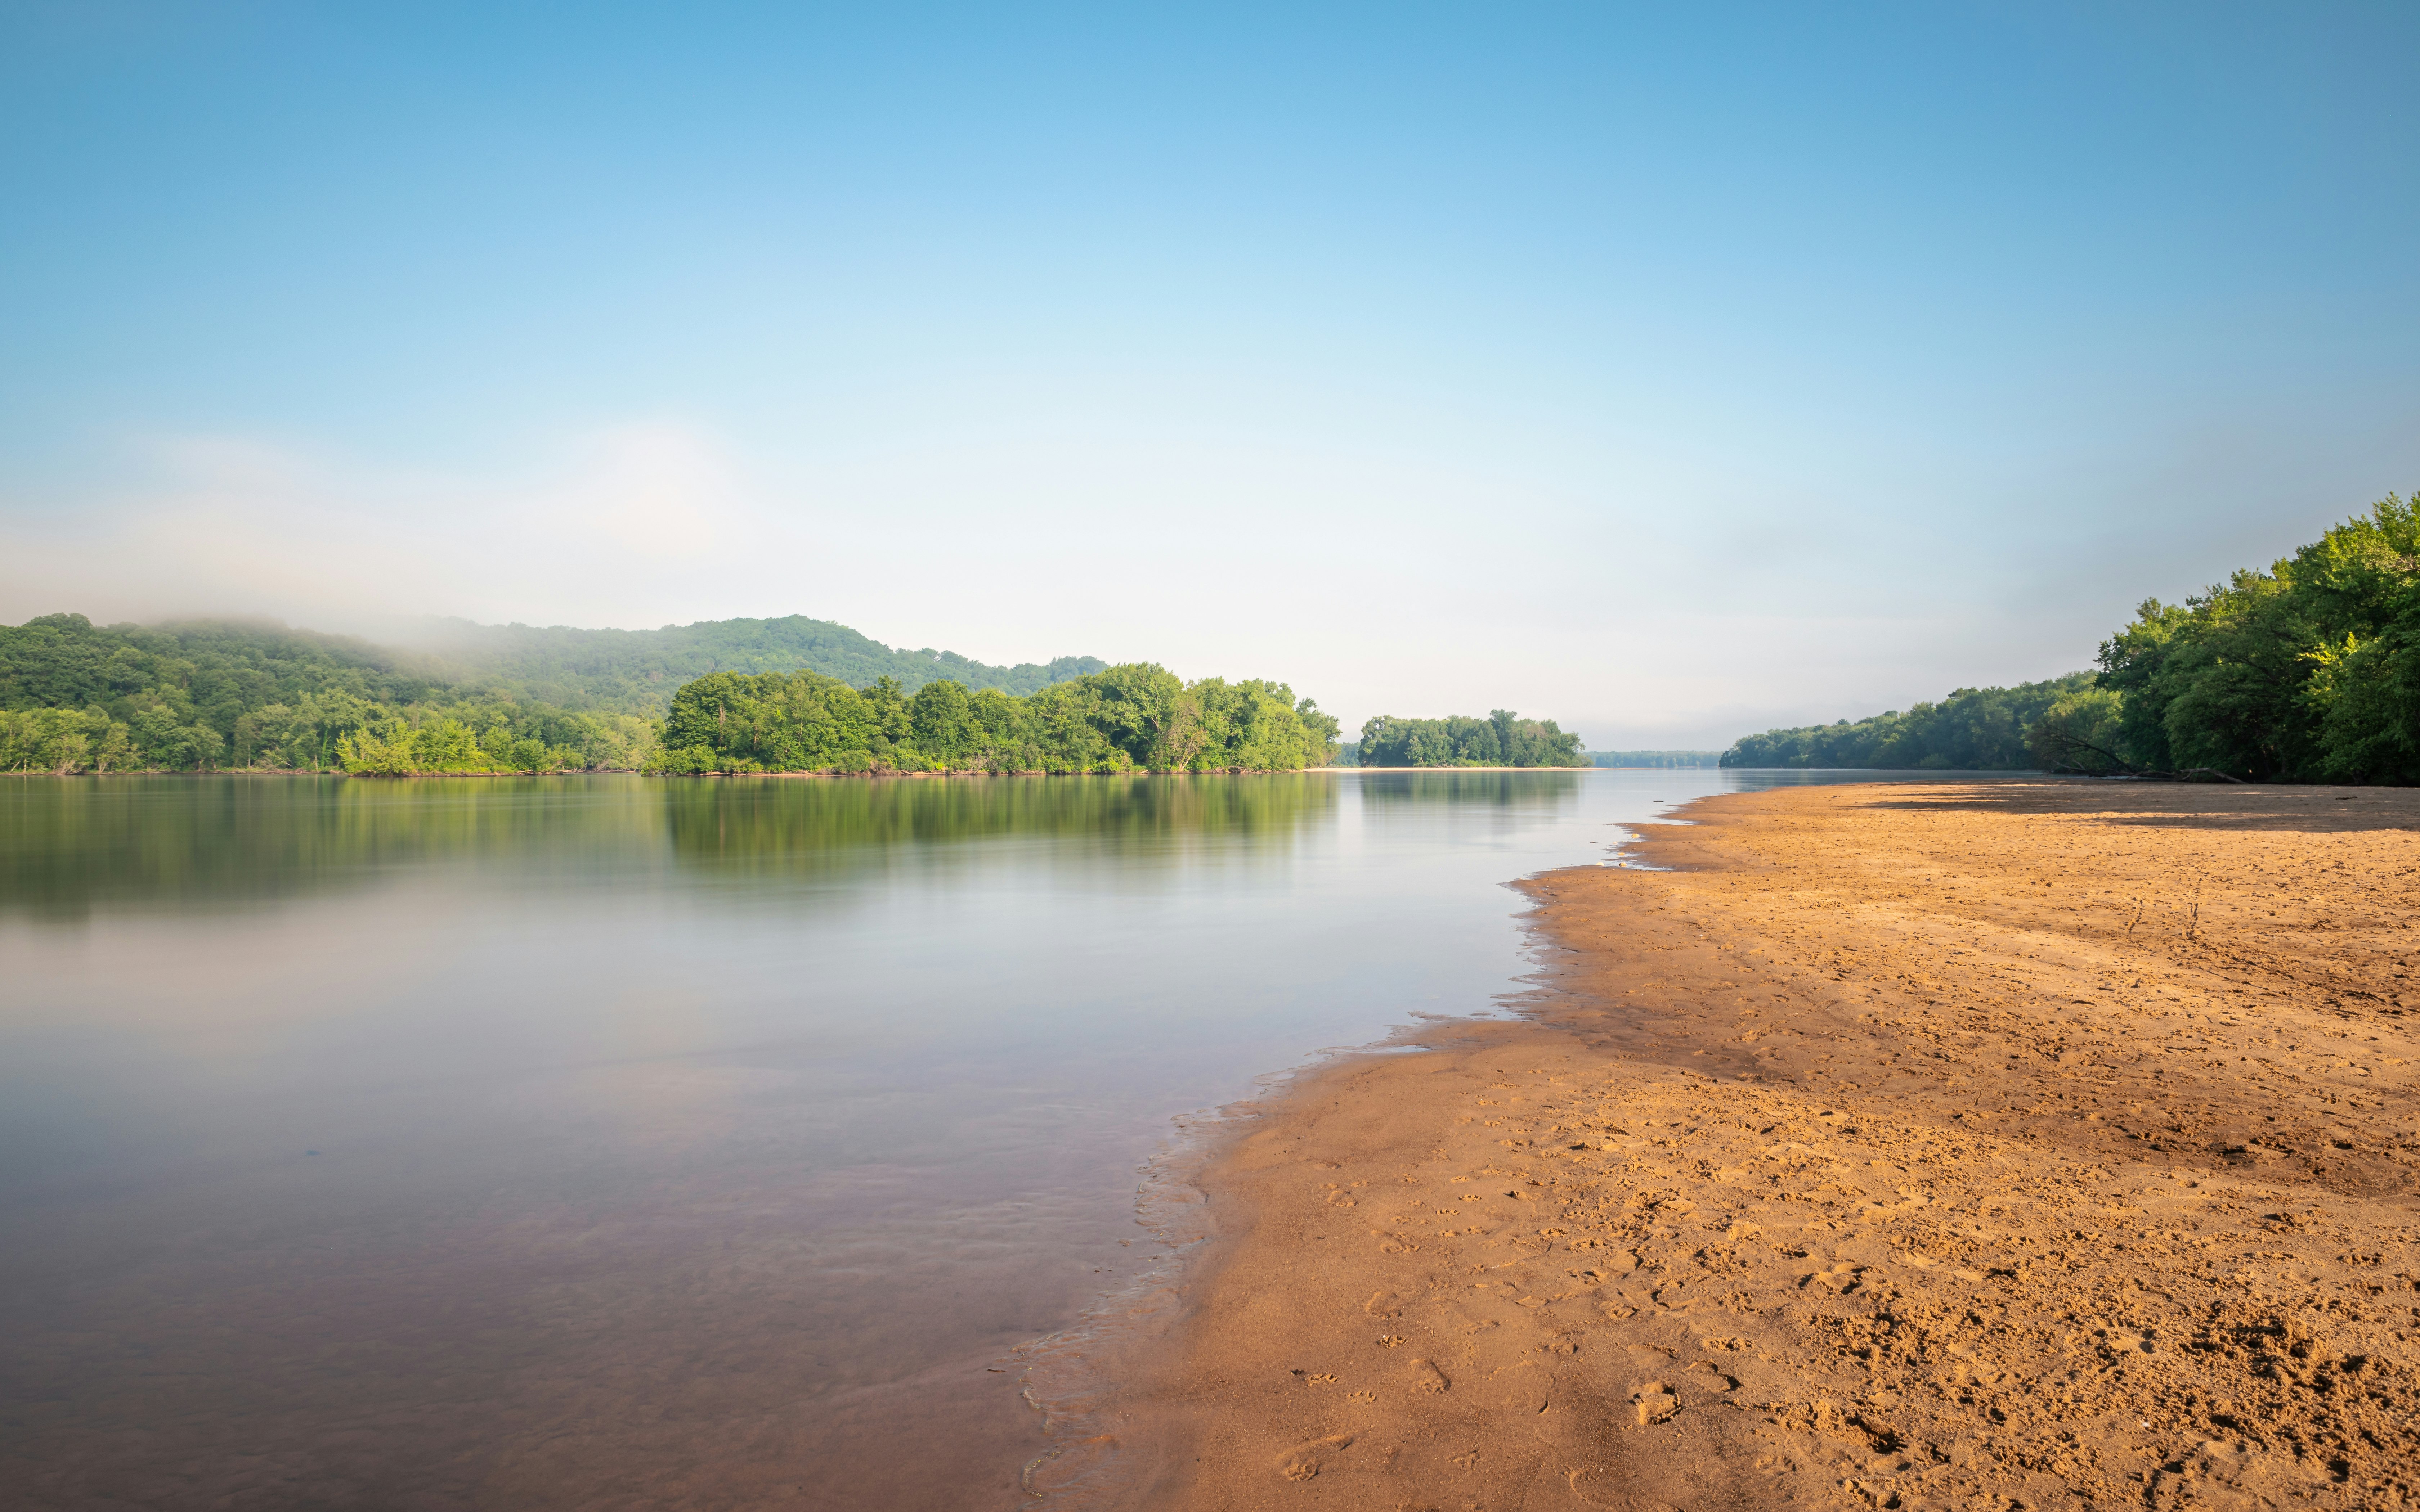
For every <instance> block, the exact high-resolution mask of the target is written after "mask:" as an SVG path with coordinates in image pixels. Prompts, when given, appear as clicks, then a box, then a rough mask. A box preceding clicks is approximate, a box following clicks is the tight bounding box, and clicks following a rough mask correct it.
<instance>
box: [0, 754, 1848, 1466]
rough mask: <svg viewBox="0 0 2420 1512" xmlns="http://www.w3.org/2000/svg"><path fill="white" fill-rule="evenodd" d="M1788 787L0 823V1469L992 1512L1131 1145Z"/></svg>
mask: <svg viewBox="0 0 2420 1512" xmlns="http://www.w3.org/2000/svg"><path fill="white" fill-rule="evenodd" d="M1776 778H1778V779H1783V780H1793V779H1797V780H1803V779H1805V778H1806V774H1786V775H1785V774H1755V773H1737V772H1715V771H1679V772H1594V773H1585V774H1582V773H1569V772H1534V773H1497V772H1487V773H1462V774H1454V773H1406V772H1392V773H1377V772H1373V773H1362V774H1351V775H1326V774H1305V775H1298V776H1278V777H1245V778H1225V777H1219V778H1155V779H975V780H951V781H837V782H818V781H779V780H766V781H749V780H736V781H716V780H706V779H699V780H674V781H661V780H643V779H621V778H602V779H595V778H572V779H506V780H466V781H444V780H430V781H419V782H409V783H372V782H348V781H338V780H322V779H293V780H268V779H240V778H228V779H93V780H79V781H57V780H53V779H10V780H7V781H5V782H0V1338H6V1339H7V1340H8V1348H7V1349H6V1350H5V1351H0V1482H5V1483H6V1484H8V1485H9V1486H11V1487H13V1488H15V1491H14V1492H13V1493H12V1495H13V1496H15V1497H18V1498H22V1501H20V1502H19V1503H18V1504H24V1505H30V1506H40V1507H51V1506H57V1507H78V1508H83V1507H101V1506H111V1507H116V1506H144V1507H150V1506H157V1507H187V1506H201V1505H217V1504H241V1505H244V1506H247V1507H287V1506H329V1507H337V1506H375V1507H380V1508H388V1507H394V1508H424V1507H425V1508H450V1507H473V1506H480V1507H493V1506H500V1505H511V1506H515V1507H554V1506H566V1507H567V1506H579V1507H582V1508H596V1507H613V1506H631V1507H642V1506H644V1507H665V1506H683V1507H701V1508H709V1507H729V1506H742V1505H749V1506H752V1505H758V1504H783V1505H799V1506H814V1505H836V1506H837V1505H845V1506H851V1507H869V1508H872V1507H933V1508H943V1507H948V1508H962V1507H967V1506H980V1505H985V1504H995V1503H997V1504H1003V1505H1004V1504H1008V1503H1010V1502H1011V1501H1013V1500H1014V1499H1015V1497H1016V1488H1017V1480H1016V1476H1017V1469H1018V1466H1019V1465H1020V1464H1021V1463H1022V1462H1023V1461H1024V1460H1025V1459H1026V1458H1030V1457H1031V1456H1032V1455H1033V1454H1034V1453H1035V1452H1036V1451H1037V1450H1038V1449H1039V1448H1040V1447H1041V1426H1040V1421H1039V1419H1038V1417H1037V1416H1036V1414H1035V1413H1034V1412H1033V1411H1032V1409H1031V1408H1029V1407H1028V1406H1027V1405H1025V1404H1024V1403H1023V1402H1022V1401H1021V1400H1020V1398H1019V1397H1018V1396H1017V1392H1016V1385H1017V1381H1018V1380H1019V1368H1020V1366H1019V1362H1018V1357H1017V1356H1016V1353H1015V1352H1014V1351H1015V1350H1016V1347H1017V1346H1018V1345H1020V1344H1021V1343H1024V1342H1026V1341H1028V1340H1031V1339H1033V1338H1035V1337H1037V1336H1039V1335H1045V1334H1047V1333H1049V1332H1051V1331H1052V1330H1055V1329H1058V1328H1061V1327H1063V1326H1064V1325H1065V1324H1067V1323H1068V1322H1069V1321H1070V1320H1071V1319H1074V1318H1076V1317H1077V1316H1078V1314H1079V1313H1080V1312H1081V1310H1082V1309H1083V1308H1084V1306H1085V1305H1086V1304H1087V1302H1088V1301H1090V1300H1091V1299H1094V1298H1095V1297H1098V1296H1100V1295H1102V1294H1103V1293H1104V1292H1105V1291H1106V1290H1108V1289H1109V1288H1113V1287H1114V1286H1115V1285H1116V1284H1117V1283H1118V1282H1119V1281H1120V1280H1121V1278H1122V1277H1124V1276H1126V1275H1129V1274H1131V1273H1134V1272H1135V1270H1136V1269H1137V1268H1138V1267H1139V1266H1140V1265H1142V1264H1144V1263H1145V1262H1146V1261H1147V1260H1148V1259H1149V1258H1150V1257H1152V1256H1153V1255H1154V1254H1156V1250H1155V1246H1154V1245H1153V1244H1152V1243H1151V1242H1149V1239H1148V1236H1147V1235H1144V1234H1143V1233H1142V1232H1141V1231H1140V1230H1139V1229H1138V1228H1137V1227H1136V1225H1135V1212H1134V1199H1135V1190H1136V1171H1137V1168H1138V1167H1139V1166H1140V1165H1141V1164H1142V1163H1143V1162H1144V1161H1145V1160H1146V1159H1147V1158H1148V1157H1149V1156H1150V1155H1151V1154H1152V1152H1153V1151H1154V1150H1155V1149H1156V1148H1158V1147H1159V1146H1161V1145H1162V1144H1163V1143H1164V1141H1165V1140H1166V1138H1167V1136H1168V1134H1169V1131H1170V1128H1171V1124H1170V1119H1171V1117H1172V1116H1174V1115H1178V1114H1182V1113H1184V1112H1186V1111H1187V1110H1191V1109H1197V1108H1203V1107H1208V1106H1212V1105H1215V1104H1217V1103H1221V1102H1224V1101H1227V1100H1230V1099H1233V1098H1234V1097H1237V1096H1239V1095H1242V1094H1245V1093H1247V1092H1249V1090H1250V1088H1251V1086H1252V1082H1253V1078H1254V1077H1256V1076H1258V1075H1261V1074H1264V1073H1266V1072H1272V1071H1276V1070H1280V1069H1282V1068H1285V1067H1287V1066H1290V1065H1295V1064H1299V1063H1301V1062H1302V1061H1303V1060H1304V1059H1305V1058H1306V1057H1310V1056H1311V1055H1313V1054H1315V1053H1316V1052H1317V1051H1319V1050H1320V1049H1322V1048H1324V1047H1328V1046H1337V1045H1349V1044H1358V1043H1366V1042H1369V1041H1373V1040H1376V1039H1379V1038H1381V1037H1383V1036H1384V1035H1385V1034H1386V1033H1387V1032H1388V1029H1389V1028H1391V1027H1393V1026H1399V1025H1402V1024H1404V1023H1405V1022H1406V1021H1407V1020H1409V1019H1410V1018H1412V1017H1413V1016H1414V1015H1417V1014H1420V1013H1440V1014H1466V1013H1472V1012H1481V1011H1488V1010H1489V1009H1490V1007H1491V1005H1492V1004H1493V1003H1494V1002H1495V1001H1496V1000H1497V997H1498V995H1501V994H1504V993H1506V992H1508V991H1510V990H1512V988H1513V986H1514V984H1515V979H1516V978H1517V977H1518V976H1519V975H1520V973H1521V972H1522V970H1523V967H1524V962H1523V957H1522V942H1521V936H1520V933H1519V929H1518V925H1517V923H1516V920H1515V917H1514V916H1515V915H1516V913H1517V912H1518V911H1519V909H1520V908H1521V906H1522V904H1521V900H1520V899H1519V898H1518V897H1517V895H1515V894H1513V893H1512V892H1510V891H1508V890H1505V889H1504V888H1503V887H1502V886H1501V885H1502V884H1503V883H1504V882H1506V881H1509V880H1511V879H1512V878H1515V877H1519V876H1523V875H1526V874H1528V873H1531V872H1538V871H1541V870H1544V869H1545V868H1548V867H1551V866H1557V865H1568V864H1574V863H1582V862H1588V861H1592V860H1601V859H1604V858H1606V854H1607V849H1608V847H1610V846H1611V845H1613V844H1615V843H1617V842H1618V841H1620V840H1621V838H1622V832H1621V830H1620V829H1619V828H1618V827H1614V826H1618V825H1620V824H1621V823H1622V822H1624V821H1631V820H1637V819H1641V818H1647V817H1651V816H1652V815H1653V814H1654V813H1656V812H1659V811H1661V810H1663V809H1664V808H1666V807H1668V806H1669V805H1671V804H1674V803H1678V802H1683V801H1685V800H1687V799H1688V798H1691V797H1695V796H1698V795H1702V794H1705V793H1709V792H1714V791H1721V790H1725V789H1729V788H1734V787H1742V786H1759V785H1763V784H1764V783H1766V782H1768V781H1770V780H1774V779H1776ZM1836 779H1837V775H1836Z"/></svg>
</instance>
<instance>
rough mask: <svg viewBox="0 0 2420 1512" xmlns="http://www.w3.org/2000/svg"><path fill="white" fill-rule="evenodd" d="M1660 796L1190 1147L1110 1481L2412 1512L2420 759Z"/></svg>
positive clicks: (2419, 1442)
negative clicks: (1445, 1021)
mask: <svg viewBox="0 0 2420 1512" xmlns="http://www.w3.org/2000/svg"><path fill="white" fill-rule="evenodd" d="M1684 812H1685V815H1686V817H1687V818H1688V819H1690V820H1692V821H1694V823H1693V824H1692V825H1686V826H1681V825H1661V826H1649V829H1650V831H1651V832H1650V833H1649V835H1648V838H1646V839H1645V840H1644V841H1642V842H1641V844H1640V845H1639V846H1638V847H1637V859H1639V860H1640V861H1641V862H1643V863H1645V864H1646V865H1650V866H1654V867H1662V868H1669V869H1671V870H1666V871H1647V870H1633V869H1619V868H1587V869H1574V870H1569V871H1564V872H1554V873H1550V874H1548V875H1546V876H1544V877H1541V878H1538V879H1536V880H1535V881H1533V882H1532V883H1530V884H1528V885H1527V889H1526V890H1528V892H1529V893H1530V895H1531V896H1532V897H1533V898H1534V899H1535V900H1536V902H1537V903H1538V913H1537V915H1536V924H1537V927H1538V930H1539V935H1540V940H1541V944H1542V946H1543V947H1544V960H1545V963H1546V964H1547V965H1548V967H1549V970H1548V976H1547V981H1546V985H1545V986H1544V988H1543V989H1542V991H1541V993H1540V995H1539V998H1538V1001H1537V1003H1536V1005H1535V1011H1534V1014H1533V1016H1532V1018H1531V1019H1530V1021H1528V1022H1524V1023H1497V1024H1478V1025H1468V1024H1465V1025H1456V1026H1440V1027H1439V1028H1437V1029H1436V1030H1435V1031H1432V1032H1431V1033H1430V1034H1429V1035H1428V1036H1427V1038H1426V1041H1425V1043H1426V1044H1427V1045H1428V1047H1429V1048H1428V1050H1427V1053H1425V1054H1420V1055H1414V1056H1404V1055H1397V1056H1388V1057H1361V1058H1357V1059H1353V1060H1348V1061H1345V1062H1342V1063H1339V1064H1337V1065H1335V1066H1333V1067H1331V1068H1329V1069H1327V1070H1326V1071H1324V1072H1319V1073H1316V1074H1313V1075H1311V1076H1309V1077H1307V1078H1305V1079H1304V1080H1303V1081H1301V1082H1299V1083H1297V1084H1296V1085H1295V1087H1294V1088H1292V1089H1291V1090H1290V1091H1289V1092H1288V1093H1287V1094H1286V1095H1284V1096H1283V1097H1282V1098H1280V1099H1278V1100H1275V1101H1273V1102H1272V1103H1270V1104H1269V1105H1267V1106H1266V1107H1264V1109H1262V1110H1260V1116H1259V1117H1258V1118H1257V1119H1255V1120H1253V1121H1252V1122H1251V1123H1250V1124H1249V1125H1248V1128H1249V1132H1248V1133H1244V1134H1241V1136H1240V1137H1238V1138H1236V1139H1234V1140H1233V1143H1232V1144H1231V1145H1230V1146H1229V1147H1228V1148H1227V1149H1226V1150H1225V1151H1224V1152H1223V1154H1222V1155H1221V1156H1220V1157H1219V1158H1218V1160H1217V1161H1216V1162H1214V1164H1213V1165H1212V1166H1211V1168H1210V1169H1209V1170H1208V1172H1207V1174H1206V1175H1205V1177H1204V1179H1203V1183H1202V1185H1203V1189H1204V1191H1206V1192H1207V1194H1208V1195H1209V1197H1210V1202H1211V1208H1212V1211H1213V1213H1214V1215H1215V1216H1216V1218H1217V1221H1218V1227H1219V1230H1220V1233H1221V1235H1222V1237H1221V1238H1220V1239H1219V1240H1218V1241H1217V1242H1215V1247H1214V1252H1213V1253H1212V1254H1211V1256H1210V1257H1208V1259H1207V1261H1206V1262H1205V1263H1204V1264H1203V1265H1202V1267H1201V1268H1200V1269H1199V1271H1198V1272H1197V1279H1196V1280H1195V1281H1194V1282H1193V1283H1192V1286H1191V1288H1190V1292H1189V1294H1188V1296H1187V1306H1188V1308H1189V1319H1188V1321H1187V1325H1186V1327H1185V1329H1184V1331H1183V1333H1182V1335H1181V1337H1180V1340H1179V1342H1178V1343H1177V1345H1176V1346H1174V1347H1173V1348H1172V1349H1171V1350H1170V1351H1169V1353H1168V1357H1167V1360H1166V1364H1165V1367H1164V1369H1163V1371H1162V1373H1160V1374H1159V1375H1157V1376H1156V1377H1153V1376H1145V1377H1142V1378H1140V1379H1139V1381H1138V1383H1137V1385H1136V1386H1135V1388H1134V1389H1133V1390H1132V1391H1131V1392H1130V1394H1129V1396H1128V1397H1127V1401H1126V1404H1125V1409H1124V1410H1123V1412H1122V1414H1121V1416H1122V1423H1121V1424H1120V1426H1119V1432H1120V1434H1121V1436H1122V1437H1123V1438H1124V1439H1125V1441H1126V1442H1127V1443H1128V1444H1129V1445H1131V1446H1132V1449H1133V1454H1132V1456H1131V1459H1132V1462H1134V1463H1136V1464H1137V1466H1138V1468H1143V1467H1148V1469H1147V1473H1146V1478H1147V1481H1148V1489H1147V1490H1146V1491H1145V1493H1144V1494H1143V1495H1142V1497H1141V1501H1140V1504H1147V1505H1150V1506H1154V1507H1186V1508H1231V1507H1232V1508H1243V1507H1263V1506H1273V1505H1285V1504H1300V1505H1303V1506H1322V1507H1349V1508H1361V1507H1369V1508H1389V1509H1391V1508H1398V1507H1438V1508H1444V1507H1453V1508H1463V1507H1468V1506H1485V1507H1510V1506H1519V1507H1523V1508H1528V1509H1530V1512H1539V1509H1545V1508H1556V1507H1581V1506H1626V1507H1634V1508H1640V1509H1647V1508H1654V1507H1659V1506H1663V1507H1682V1506H1685V1507H1692V1508H1694V1507H1699V1506H1714V1505H1728V1504H1737V1505H1760V1506H1761V1505H1768V1504H1780V1503H1783V1502H1790V1503H1792V1504H1804V1505H1816V1506H1829V1505H1841V1506H1870V1505H1881V1506H1900V1507H1922V1506H1942V1507H1947V1506H1952V1505H1954V1506H1957V1507H1961V1508H1963V1507H1967V1506H1970V1505H1972V1506H2008V1505H2011V1504H2024V1505H2028V1506H2056V1505H2114V1504H2119V1503H2125V1504H2133V1505H2143V1504H2149V1505H2153V1506H2161V1507H2169V1506H2187V1505H2197V1504H2198V1505H2225V1506H2244V1507H2251V1506H2257V1505H2270V1504H2297V1505H2315V1506H2341V1507H2354V1506H2363V1507H2368V1506H2381V1505H2397V1504H2407V1503H2408V1502H2409V1501H2410V1500H2411V1499H2412V1498H2413V1496H2414V1495H2415V1486H2414V1481H2415V1476H2414V1473H2413V1470H2412V1467H2413V1466H2414V1465H2415V1464H2420V1420H2416V1419H2415V1415H2414V1412H2413V1408H2414V1406H2415V1405H2420V1342H2416V1341H2420V1291H2415V1288H2416V1287H2420V1280H2415V1277H2420V1252H2416V1251H2415V1246H2414V1243H2413V1240H2414V1237H2415V1233H2420V1203H2415V1201H2414V1197H2413V1194H2414V1192H2415V1191H2420V1150H2415V1148H2414V1147H2415V1140H2414V1136H2413V1134H2412V1106H2413V1102H2412V1092H2413V1089H2414V1073H2413V1068H2412V1061H2413V1060H2414V1059H2415V1058H2420V1051H2415V1049H2414V1046H2413V1034H2412V1028H2411V1024H2412V1016H2411V1013H2412V1011H2414V1010H2420V994H2415V993H2414V992H2412V991H2411V990H2410V989H2412V986H2413V980H2412V974H2415V973H2420V967H2414V966H2412V965H2409V964H2408V963H2412V962H2415V961H2420V942H2415V941H2414V939H2413V937H2412V928H2411V926H2412V922H2413V920H2414V918H2415V917H2420V915H2416V914H2415V909H2420V827H2415V826H2420V795H2414V794H2412V793H2408V792H2402V791H2386V790H2378V789H2364V790H2345V789H2334V790H2330V789H2274V788H2264V789H2251V790H2242V789H2212V788H2175V787H2153V786H2149V785H2136V784H2124V785H2118V784H2094V783H2071V782H2039V783H2037V782H2016V781H2000V782H1994V783H1991V784H1989V785H1962V784H1942V785H1938V786H1935V785H1926V786H1921V787H1919V786H1911V785H1902V784H1890V785H1873V786H1844V787H1831V788H1806V789H1787V790H1780V791H1776V792H1769V793H1762V794H1756V795H1725V796H1722V797H1717V798H1713V799H1708V800H1703V801H1700V802H1699V803H1697V804H1695V805H1692V806H1691V807H1690V808H1689V809H1688V810H1685V811H1684Z"/></svg>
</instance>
